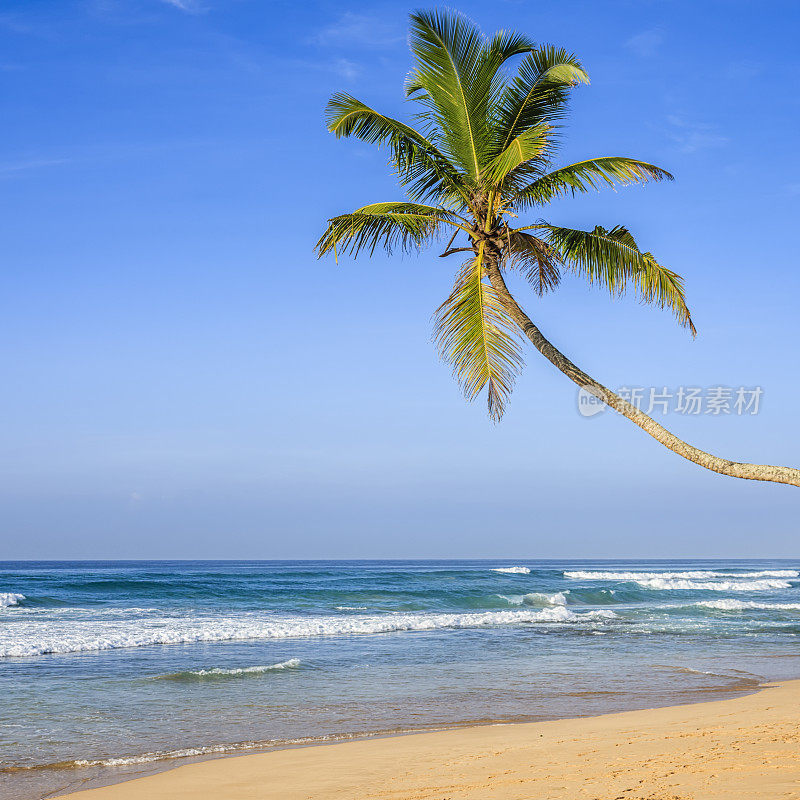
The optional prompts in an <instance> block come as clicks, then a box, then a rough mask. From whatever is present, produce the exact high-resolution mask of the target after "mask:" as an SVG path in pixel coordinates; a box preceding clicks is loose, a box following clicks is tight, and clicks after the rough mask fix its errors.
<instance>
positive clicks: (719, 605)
mask: <svg viewBox="0 0 800 800" xmlns="http://www.w3.org/2000/svg"><path fill="white" fill-rule="evenodd" d="M694 605H695V606H699V607H700V608H713V609H716V610H717V611H749V610H751V609H756V610H764V611H800V603H755V602H753V601H749V600H733V599H725V600H703V601H701V602H699V603H694Z"/></svg>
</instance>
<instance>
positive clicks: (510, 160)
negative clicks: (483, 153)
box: [483, 122, 550, 186]
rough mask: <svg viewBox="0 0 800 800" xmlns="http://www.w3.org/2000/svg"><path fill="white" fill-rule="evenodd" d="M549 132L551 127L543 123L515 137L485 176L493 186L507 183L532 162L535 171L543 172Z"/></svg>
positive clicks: (490, 165)
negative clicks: (515, 172)
mask: <svg viewBox="0 0 800 800" xmlns="http://www.w3.org/2000/svg"><path fill="white" fill-rule="evenodd" d="M549 131H550V126H549V125H548V124H547V123H544V122H543V123H540V124H538V125H534V126H533V127H531V128H528V129H527V130H525V131H523V132H522V133H520V135H519V136H516V137H514V139H512V140H511V141H510V142H509V144H508V147H506V148H505V150H503V151H502V152H501V153H500V154H499V155H497V156H496V157H495V158H494V159H492V160H491V161H490V162H489V164H488V165H487V166H486V169H485V171H484V173H483V176H484V177H485V178H486V179H488V180H489V181H490V183H491V184H492V185H494V186H499V185H501V184H503V183H504V182H505V181H506V179H507V178H508V176H509V174H510V173H512V172H513V171H514V170H517V169H518V168H519V167H521V166H525V165H530V164H531V162H533V165H532V166H533V169H534V170H541V165H542V163H543V159H542V156H543V155H544V153H545V151H546V149H547V134H548V133H549Z"/></svg>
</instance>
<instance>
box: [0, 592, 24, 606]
mask: <svg viewBox="0 0 800 800" xmlns="http://www.w3.org/2000/svg"><path fill="white" fill-rule="evenodd" d="M24 599H25V595H24V594H17V593H16V592H0V608H13V607H14V606H18V605H19V604H20V603H21V602H22V601H23V600H24Z"/></svg>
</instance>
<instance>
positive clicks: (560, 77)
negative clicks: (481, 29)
mask: <svg viewBox="0 0 800 800" xmlns="http://www.w3.org/2000/svg"><path fill="white" fill-rule="evenodd" d="M578 83H589V76H588V75H587V74H586V72H585V71H584V69H583V67H582V66H581V63H580V61H578V58H577V56H575V55H574V54H573V53H569V52H567V51H566V50H563V49H561V48H556V47H553V46H552V45H543V46H540V47H537V48H536V49H535V50H534V51H533V52H531V53H530V54H529V55H528V56H526V57H525V58H524V59H523V61H522V63H521V64H520V67H519V70H518V72H517V75H516V76H515V77H514V79H513V80H512V81H511V82H510V84H509V85H508V87H507V88H506V90H505V92H504V93H503V96H502V97H501V98H500V100H499V102H498V104H497V109H496V117H497V120H496V141H495V146H496V148H497V150H498V152H499V151H502V150H504V149H505V148H506V147H508V144H509V143H510V142H511V141H512V140H513V139H514V138H515V137H517V136H519V135H520V133H522V132H523V131H525V130H527V129H528V128H530V127H532V126H534V125H538V124H540V123H542V122H545V123H549V124H551V125H552V124H553V123H554V122H556V121H557V120H560V119H562V118H563V116H564V114H565V112H566V105H567V100H568V93H569V89H570V88H571V87H573V86H575V85H577V84H578Z"/></svg>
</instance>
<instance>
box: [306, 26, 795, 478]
mask: <svg viewBox="0 0 800 800" xmlns="http://www.w3.org/2000/svg"><path fill="white" fill-rule="evenodd" d="M409 42H410V46H411V50H412V52H413V54H414V56H415V59H416V67H415V69H414V70H413V71H412V72H411V74H410V75H409V77H408V80H407V83H406V97H407V99H409V100H411V101H414V102H415V103H416V105H417V111H416V113H415V114H414V117H413V120H414V122H415V123H416V126H417V127H416V128H415V127H412V126H411V125H409V124H405V123H403V122H400V121H398V120H395V119H392V118H391V117H387V116H385V115H384V114H381V113H379V112H378V111H375V110H373V109H372V108H370V107H369V106H367V105H365V104H364V103H362V102H360V101H359V100H356V99H355V98H354V97H352V96H350V95H348V94H345V93H337V94H335V95H333V97H332V98H331V100H330V102H329V103H328V107H327V110H326V115H327V123H328V129H329V130H330V131H331V132H332V133H334V134H335V135H336V136H337V137H341V136H352V137H355V138H357V139H360V140H362V141H365V142H369V143H371V144H376V145H380V146H385V147H387V148H388V151H389V154H390V157H391V161H392V163H393V165H394V168H395V170H396V172H397V176H398V179H399V182H400V184H401V185H403V186H404V187H405V188H406V193H407V197H408V199H407V200H401V201H397V202H385V203H372V204H370V205H367V206H364V207H363V208H359V209H357V210H356V211H354V212H353V213H351V214H342V215H341V216H337V217H333V218H332V219H330V220H329V221H328V227H327V229H326V230H325V232H324V233H323V235H322V237H321V238H320V240H319V242H318V243H317V246H316V250H317V254H318V256H319V257H321V256H323V255H325V254H326V253H328V252H330V251H333V252H334V254H335V255H336V254H337V253H338V252H345V253H348V254H350V255H352V256H354V257H355V256H357V255H358V254H359V253H360V252H362V251H364V250H366V251H367V252H369V253H370V255H371V254H372V253H373V252H374V251H375V248H376V247H378V246H379V245H380V246H382V247H383V248H385V249H386V250H387V251H388V252H390V253H391V251H392V249H393V248H395V247H399V248H401V249H403V250H418V249H421V248H422V247H423V246H425V245H427V244H430V243H431V242H433V241H435V240H437V239H439V238H440V237H442V236H447V235H449V237H450V238H449V241H448V243H447V246H446V247H445V252H443V253H442V257H446V256H450V255H452V254H454V253H468V254H469V255H468V256H467V259H466V261H465V262H464V263H463V265H462V266H461V268H460V269H459V270H458V273H457V275H456V279H455V285H454V287H453V291H452V293H451V294H450V296H449V297H448V298H447V299H446V300H445V301H444V303H443V304H442V305H441V307H440V308H439V309H438V311H437V312H436V314H435V339H436V341H437V344H438V347H439V351H440V354H441V356H442V358H443V359H444V360H445V361H447V362H449V363H450V364H451V365H452V367H453V373H454V375H455V377H456V378H457V380H458V381H459V383H460V385H461V387H462V388H463V391H464V393H465V395H466V397H467V398H468V399H473V398H475V397H476V396H477V395H479V394H480V393H481V392H483V391H484V389H485V390H486V394H487V400H488V405H489V414H490V415H491V417H493V418H494V419H495V420H499V419H500V417H501V416H502V414H503V410H504V407H505V405H506V402H507V400H508V396H509V394H510V393H511V390H512V388H513V384H514V378H515V376H516V374H517V373H518V371H519V369H520V368H521V366H522V354H521V349H520V335H522V336H524V337H527V338H528V339H529V340H530V341H531V342H532V344H533V345H534V347H536V349H537V350H538V351H539V352H540V353H541V354H542V355H543V356H544V357H545V358H546V359H547V360H548V361H550V362H551V363H552V364H553V365H555V366H556V367H557V368H558V369H559V370H561V372H563V373H564V374H565V375H566V376H567V377H568V378H570V379H571V380H572V381H574V382H575V383H576V384H577V385H578V386H580V387H581V388H583V389H585V390H586V391H588V392H590V393H591V394H593V395H594V396H595V397H597V398H599V399H600V400H602V401H603V402H604V403H606V404H607V405H608V406H610V407H611V408H613V409H615V410H616V411H618V412H619V413H620V414H622V415H623V416H625V417H627V418H628V419H630V420H631V421H632V422H634V423H636V424H637V425H638V426H639V427H641V428H642V429H643V430H645V431H646V432H647V433H649V434H650V435H651V436H652V437H654V438H655V439H657V440H658V441H659V442H661V443H662V444H663V445H664V446H665V447H668V448H669V449H670V450H672V451H673V452H675V453H677V454H678V455H681V456H683V457H684V458H687V459H689V460H690V461H693V462H694V463H695V464H699V465H700V466H702V467H706V468H707V469H710V470H713V471H715V472H719V473H721V474H723V475H730V476H732V477H737V478H749V479H751V480H762V481H776V482H778V483H788V484H792V485H794V486H800V470H798V469H792V468H789V467H776V466H767V465H761V464H745V463H739V462H735V461H728V460H727V459H723V458H719V457H717V456H714V455H711V454H710V453H706V452H704V451H702V450H699V449H698V448H696V447H693V446H692V445H690V444H687V443H686V442H684V441H682V440H681V439H679V438H678V437H677V436H675V435H674V434H672V433H670V432H669V431H668V430H666V429H665V428H664V427H663V426H661V425H659V423H657V422H656V421H655V420H654V419H652V418H651V417H649V416H648V415H647V414H645V413H644V412H642V411H641V410H640V409H639V408H637V407H636V406H635V405H633V404H632V403H630V402H628V401H627V400H625V399H624V398H622V397H620V396H619V395H617V394H615V393H614V392H612V391H611V390H609V389H607V388H606V387H605V386H603V385H602V384H601V383H599V382H598V381H596V380H594V378H592V377H590V376H589V375H587V374H586V373H585V372H584V371H583V370H581V369H580V368H579V367H577V366H576V365H575V364H574V363H573V362H572V361H570V360H569V359H568V358H567V357H566V356H565V355H564V354H563V353H561V352H559V351H558V350H557V349H556V348H555V347H554V346H553V345H552V344H551V343H550V342H549V341H548V340H547V339H546V338H545V337H544V335H543V334H542V333H541V331H540V330H539V329H538V328H537V327H536V325H535V324H534V323H533V321H532V320H531V319H530V317H529V316H528V315H527V314H526V313H525V311H523V309H522V308H521V307H520V305H519V303H517V301H516V300H515V299H514V297H513V296H512V295H511V293H510V292H509V290H508V287H507V286H506V281H505V277H504V276H505V274H506V273H507V272H508V271H509V270H516V271H518V272H520V273H521V274H522V275H524V276H525V277H526V278H527V280H528V281H529V282H530V285H531V287H532V288H533V291H534V292H535V293H536V294H538V295H543V294H545V293H546V292H549V291H552V290H553V289H555V288H556V287H557V286H558V284H559V282H560V280H561V276H562V273H563V272H564V271H568V272H571V273H573V274H576V275H579V276H581V277H583V278H585V279H586V280H588V281H589V282H590V283H592V284H596V285H599V286H604V287H605V288H606V289H608V290H609V292H610V293H611V294H612V295H613V296H618V295H621V294H623V293H625V292H629V291H630V292H633V293H635V294H637V295H638V296H639V297H640V298H641V299H642V300H643V301H644V302H647V303H652V304H655V305H656V306H659V307H661V308H666V309H669V310H670V311H671V312H672V313H673V314H674V315H675V317H676V318H677V321H678V323H679V324H681V325H682V326H684V327H686V328H688V329H689V330H690V331H691V332H692V334H694V333H695V328H694V325H693V323H692V318H691V315H690V313H689V309H688V307H687V305H686V297H685V294H684V287H683V279H682V278H681V277H680V276H679V275H678V274H676V273H675V272H673V271H672V270H670V269H668V268H667V267H664V266H662V265H661V264H659V263H658V261H656V259H655V257H654V256H653V255H652V254H651V253H649V252H643V251H642V250H641V249H640V248H639V246H638V245H637V243H636V241H635V240H634V238H633V236H632V235H631V233H630V231H628V229H627V228H625V227H623V226H621V225H620V226H617V227H614V228H611V229H610V230H607V229H605V228H602V227H600V226H598V227H596V228H594V229H593V230H591V231H584V230H576V229H573V228H565V227H562V226H560V225H554V224H552V223H549V222H545V221H538V222H533V223H531V224H528V225H521V226H519V225H518V224H517V222H516V220H517V219H518V215H519V213H521V212H525V211H528V210H533V209H538V208H539V207H541V206H544V205H545V204H547V203H549V202H550V201H552V200H553V199H554V198H557V197H561V196H564V195H575V194H578V193H582V192H588V191H591V190H596V189H599V188H601V187H603V186H605V185H608V186H614V185H618V184H619V185H624V184H631V183H645V182H647V181H660V180H665V179H666V180H672V175H670V174H669V173H668V172H666V171H665V170H663V169H661V168H659V167H656V166H654V165H653V164H648V163H646V162H644V161H638V160H636V159H632V158H622V157H618V156H610V157H609V156H604V157H601V158H592V159H588V160H586V161H579V162H577V163H575V164H570V165H569V166H565V167H560V168H553V166H552V163H553V159H554V154H555V149H556V145H557V143H558V135H559V127H560V125H559V123H560V122H561V120H562V119H563V118H564V116H565V113H566V110H567V101H568V95H569V93H570V90H571V89H572V88H573V87H574V86H576V85H578V84H580V83H588V82H589V79H588V77H587V75H586V72H585V70H584V69H583V67H582V65H581V64H580V62H579V61H578V59H577V58H576V56H575V55H573V54H571V53H568V52H567V51H565V50H562V49H558V48H556V47H553V46H550V45H546V46H539V45H536V44H534V43H533V42H532V41H531V40H530V39H529V38H528V37H526V36H524V35H521V34H518V33H513V32H506V31H500V32H498V33H496V34H495V35H494V36H493V37H491V38H486V37H484V36H483V34H482V33H481V32H480V30H479V29H478V28H477V27H476V26H475V25H474V24H472V23H471V22H470V21H469V20H467V19H466V18H465V17H463V16H461V15H460V14H457V13H454V12H448V11H429V12H417V13H414V14H412V15H411V32H410V37H409ZM515 56H521V57H522V58H521V62H520V63H519V65H518V68H517V71H516V73H515V74H513V75H508V74H506V72H505V70H504V66H505V65H506V62H508V61H509V59H511V58H512V57H515ZM458 237H462V238H463V246H456V244H457V242H456V240H457V238H458Z"/></svg>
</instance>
